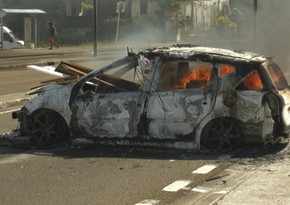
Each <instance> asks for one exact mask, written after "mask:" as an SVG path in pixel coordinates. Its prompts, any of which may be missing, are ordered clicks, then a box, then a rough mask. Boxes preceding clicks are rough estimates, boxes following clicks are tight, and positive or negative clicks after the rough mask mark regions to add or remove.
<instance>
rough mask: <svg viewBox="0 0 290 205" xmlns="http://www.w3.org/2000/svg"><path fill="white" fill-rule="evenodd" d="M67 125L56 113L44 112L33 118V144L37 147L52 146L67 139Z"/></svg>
mask: <svg viewBox="0 0 290 205" xmlns="http://www.w3.org/2000/svg"><path fill="white" fill-rule="evenodd" d="M67 133H68V132H67V125H66V123H65V122H64V120H63V119H62V118H61V116H60V115H58V114H57V113H55V112H52V111H43V112H40V113H36V114H34V115H33V116H32V120H31V142H32V143H33V144H35V145H52V144H56V143H58V142H60V141H61V140H63V139H65V138H66V136H67Z"/></svg>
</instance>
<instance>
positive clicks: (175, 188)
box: [162, 180, 192, 192]
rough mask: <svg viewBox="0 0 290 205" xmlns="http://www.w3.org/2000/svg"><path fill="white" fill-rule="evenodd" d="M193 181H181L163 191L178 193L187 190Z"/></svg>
mask: <svg viewBox="0 0 290 205" xmlns="http://www.w3.org/2000/svg"><path fill="white" fill-rule="evenodd" d="M191 182H192V181H191V180H179V181H175V182H173V183H172V184H169V185H168V186H166V187H164V188H163V189H162V191H167V192H178V191H179V190H181V189H187V188H186V186H187V185H189V184H190V183H191Z"/></svg>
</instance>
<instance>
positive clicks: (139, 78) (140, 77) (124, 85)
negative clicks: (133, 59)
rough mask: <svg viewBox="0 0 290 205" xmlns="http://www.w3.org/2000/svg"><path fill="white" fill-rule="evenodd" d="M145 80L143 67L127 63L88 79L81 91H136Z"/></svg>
mask: <svg viewBox="0 0 290 205" xmlns="http://www.w3.org/2000/svg"><path fill="white" fill-rule="evenodd" d="M146 65H148V64H146ZM148 72H149V71H148ZM145 80H146V75H145V74H144V68H141V66H136V65H135V64H133V63H129V64H127V65H125V66H119V67H116V68H114V69H112V70H110V71H108V72H105V73H102V74H101V75H99V76H93V77H92V78H90V79H88V80H87V81H86V83H85V85H84V86H83V92H88V91H89V92H91V93H95V92H101V93H110V92H128V91H138V90H141V89H142V88H143V85H144V84H145Z"/></svg>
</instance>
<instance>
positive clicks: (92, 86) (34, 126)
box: [13, 45, 290, 150]
mask: <svg viewBox="0 0 290 205" xmlns="http://www.w3.org/2000/svg"><path fill="white" fill-rule="evenodd" d="M54 72H58V73H62V74H63V75H64V77H63V78H61V79H57V80H53V81H51V83H50V84H48V85H45V86H42V87H39V88H37V89H34V90H32V91H30V93H29V94H36V93H37V94H38V96H37V97H35V98H34V99H32V100H30V101H28V102H27V103H26V104H25V105H24V107H23V108H22V109H21V110H19V111H17V112H14V113H13V118H14V119H16V118H18V120H19V122H20V128H19V129H20V130H21V134H22V135H26V136H30V138H31V141H32V142H33V143H35V144H37V145H47V144H55V143H58V142H60V141H61V140H63V139H65V138H67V137H69V138H70V139H73V140H76V139H86V140H89V141H92V142H98V143H109V144H119V145H141V146H143V145H146V146H166V147H174V148H182V149H203V148H206V149H223V150H228V149H234V148H236V147H238V146H240V145H241V144H242V143H275V142H277V141H278V140H280V139H281V138H286V137H287V136H288V133H289V128H290V113H289V112H290V92H289V87H288V82H287V80H286V78H285V76H284V74H283V73H282V71H281V69H280V68H279V66H278V65H277V64H276V63H275V62H274V61H273V59H272V58H270V57H266V56H262V55H258V54H255V53H250V52H236V51H231V50H225V49H219V48H210V47H202V46H194V45H174V46H169V47H162V48H153V49H147V50H143V51H140V52H138V53H133V52H128V56H126V57H124V58H122V59H120V60H117V61H115V62H113V63H111V64H109V65H107V66H105V67H102V68H100V69H98V70H91V69H88V68H85V67H82V66H79V65H75V64H70V63H66V62H62V63H60V65H59V66H58V67H57V68H56V70H55V71H54Z"/></svg>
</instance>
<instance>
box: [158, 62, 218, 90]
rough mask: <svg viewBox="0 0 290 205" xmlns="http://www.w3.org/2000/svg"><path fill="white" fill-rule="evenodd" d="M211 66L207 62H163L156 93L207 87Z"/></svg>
mask: <svg viewBox="0 0 290 205" xmlns="http://www.w3.org/2000/svg"><path fill="white" fill-rule="evenodd" d="M212 69H213V65H212V64H211V63H207V62H194V61H176V62H165V63H164V64H163V66H162V71H161V75H160V79H159V83H158V86H157V90H158V91H167V90H174V89H195V88H201V87H204V86H207V85H208V84H209V81H210V79H211V74H212Z"/></svg>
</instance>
